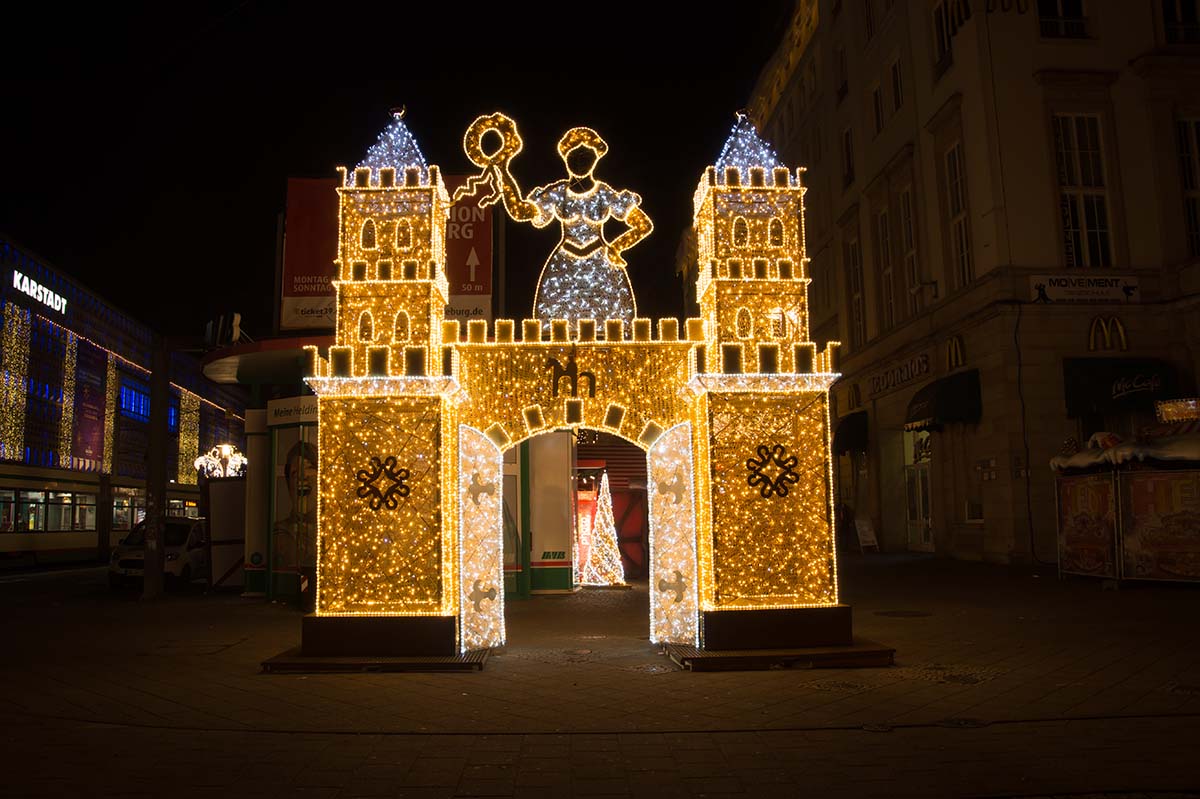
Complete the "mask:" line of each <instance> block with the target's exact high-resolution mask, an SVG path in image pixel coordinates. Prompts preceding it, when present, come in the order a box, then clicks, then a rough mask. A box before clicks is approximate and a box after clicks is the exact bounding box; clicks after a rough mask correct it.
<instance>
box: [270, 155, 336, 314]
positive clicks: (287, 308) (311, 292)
mask: <svg viewBox="0 0 1200 799" xmlns="http://www.w3.org/2000/svg"><path fill="white" fill-rule="evenodd" d="M337 186H338V181H337V178H288V189H287V217H286V221H285V223H284V224H285V227H284V237H283V284H282V286H281V287H280V294H281V296H280V305H279V327H280V328H281V329H283V330H302V329H309V328H331V327H333V325H334V313H335V307H334V306H335V303H336V296H335V294H334V290H333V285H332V284H331V283H330V281H331V280H333V279H334V278H335V277H336V275H335V274H334V265H333V262H334V259H336V258H337V242H338V195H337Z"/></svg>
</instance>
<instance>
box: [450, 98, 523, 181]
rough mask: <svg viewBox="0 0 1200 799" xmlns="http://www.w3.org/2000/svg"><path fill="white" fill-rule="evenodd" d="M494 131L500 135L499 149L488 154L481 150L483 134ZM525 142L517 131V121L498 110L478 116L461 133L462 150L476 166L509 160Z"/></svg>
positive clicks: (496, 163) (485, 165)
mask: <svg viewBox="0 0 1200 799" xmlns="http://www.w3.org/2000/svg"><path fill="white" fill-rule="evenodd" d="M491 131H495V132H496V133H497V134H499V136H500V149H498V150H496V152H494V153H491V154H488V153H486V152H484V150H483V137H484V134H486V133H489V132H491ZM524 146H525V143H524V142H523V141H521V134H520V133H517V123H516V122H514V121H513V120H512V118H511V117H506V116H505V115H504V114H501V113H500V112H496V113H495V114H489V115H487V116H481V117H478V118H477V119H476V120H475V121H474V122H472V123H471V126H470V127H469V128H467V132H466V133H465V134H464V135H463V150H464V151H465V152H466V154H467V158H469V159H471V163H473V164H474V165H475V166H478V167H484V168H486V167H489V166H496V165H498V164H504V163H507V162H509V161H511V160H512V159H513V158H515V157H516V155H517V153H519V152H521V148H522V147H524Z"/></svg>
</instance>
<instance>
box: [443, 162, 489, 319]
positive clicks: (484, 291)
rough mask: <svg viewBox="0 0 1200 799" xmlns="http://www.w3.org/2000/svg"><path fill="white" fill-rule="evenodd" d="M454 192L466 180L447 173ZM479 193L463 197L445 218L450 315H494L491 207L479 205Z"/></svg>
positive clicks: (446, 178) (468, 317)
mask: <svg viewBox="0 0 1200 799" xmlns="http://www.w3.org/2000/svg"><path fill="white" fill-rule="evenodd" d="M445 180H446V188H447V189H448V190H449V192H450V194H451V196H453V195H454V190H455V189H456V188H457V187H459V186H461V185H462V184H464V183H465V182H466V177H465V176H462V175H446V176H445ZM478 200H479V198H478V197H470V198H466V197H464V198H463V201H462V202H460V203H458V204H456V205H454V206H453V207H452V208H451V209H450V218H449V219H448V220H446V279H447V281H448V282H449V284H450V302H449V305H448V307H447V308H446V318H447V319H458V320H459V321H460V322H463V323H465V322H466V320H468V319H488V320H490V319H491V318H492V208H491V206H489V207H487V208H480V207H479V205H478Z"/></svg>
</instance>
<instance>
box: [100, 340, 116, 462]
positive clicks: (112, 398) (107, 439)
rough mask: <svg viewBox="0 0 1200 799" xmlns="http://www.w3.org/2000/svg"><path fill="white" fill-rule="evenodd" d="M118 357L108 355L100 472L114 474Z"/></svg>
mask: <svg viewBox="0 0 1200 799" xmlns="http://www.w3.org/2000/svg"><path fill="white" fill-rule="evenodd" d="M119 379H120V378H119V377H118V375H117V356H116V355H115V354H114V353H111V352H110V353H108V360H107V366H106V367H105V370H104V456H103V463H102V464H101V466H100V471H101V472H102V473H104V474H112V470H113V454H114V444H113V439H114V433H115V431H116V421H117V389H118V382H119Z"/></svg>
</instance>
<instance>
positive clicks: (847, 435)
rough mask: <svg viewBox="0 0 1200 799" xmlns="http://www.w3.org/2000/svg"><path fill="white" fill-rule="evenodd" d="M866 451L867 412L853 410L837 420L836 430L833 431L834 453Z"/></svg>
mask: <svg viewBox="0 0 1200 799" xmlns="http://www.w3.org/2000/svg"><path fill="white" fill-rule="evenodd" d="M866 451H867V412H866V411H855V412H854V413H852V414H850V415H849V416H843V417H842V418H841V419H839V420H838V425H837V430H835V431H834V433H833V452H834V454H835V455H841V454H842V453H844V452H866Z"/></svg>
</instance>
